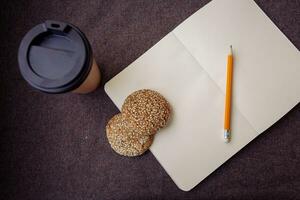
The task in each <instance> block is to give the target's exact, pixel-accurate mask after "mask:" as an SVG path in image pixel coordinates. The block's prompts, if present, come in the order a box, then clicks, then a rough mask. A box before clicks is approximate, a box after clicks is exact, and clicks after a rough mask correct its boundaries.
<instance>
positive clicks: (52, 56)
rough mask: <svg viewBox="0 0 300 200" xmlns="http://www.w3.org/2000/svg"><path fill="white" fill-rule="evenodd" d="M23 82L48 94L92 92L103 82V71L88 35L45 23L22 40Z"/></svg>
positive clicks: (71, 27)
mask: <svg viewBox="0 0 300 200" xmlns="http://www.w3.org/2000/svg"><path fill="white" fill-rule="evenodd" d="M18 62H19V68H20V71H21V74H22V76H23V77H24V79H25V80H26V81H27V82H28V83H29V84H30V85H31V86H32V87H34V88H36V89H38V90H40V91H42V92H46V93H54V94H55V93H66V92H74V93H81V94H84V93H89V92H92V91H93V90H95V89H96V88H97V87H98V85H99V83H100V70H99V67H98V66H97V64H96V61H95V59H94V58H93V53H92V49H91V45H90V43H89V42H88V40H87V38H86V36H85V35H84V34H83V33H82V32H81V31H80V30H79V29H78V28H77V27H75V26H74V25H72V24H69V23H65V22H59V21H50V20H49V21H46V22H44V23H42V24H38V25H37V26H35V27H33V28H32V29H31V30H30V31H29V32H28V33H27V34H26V35H25V36H24V38H23V39H22V42H21V44H20V47H19V52H18Z"/></svg>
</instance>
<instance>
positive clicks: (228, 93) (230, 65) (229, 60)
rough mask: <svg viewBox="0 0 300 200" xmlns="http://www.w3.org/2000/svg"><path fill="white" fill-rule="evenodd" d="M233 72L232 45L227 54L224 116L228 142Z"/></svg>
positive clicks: (227, 140) (225, 137) (226, 140)
mask: <svg viewBox="0 0 300 200" xmlns="http://www.w3.org/2000/svg"><path fill="white" fill-rule="evenodd" d="M232 74H233V54H232V46H231V45H230V53H229V55H228V56H227V77H226V97H225V117H224V139H225V142H226V143H228V142H229V141H230V139H231V133H230V117H231V116H230V115H231V96H232V95H231V93H232Z"/></svg>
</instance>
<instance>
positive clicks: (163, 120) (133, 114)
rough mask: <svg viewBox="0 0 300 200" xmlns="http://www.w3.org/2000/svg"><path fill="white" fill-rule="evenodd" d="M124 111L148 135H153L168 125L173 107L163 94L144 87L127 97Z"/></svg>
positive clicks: (123, 107)
mask: <svg viewBox="0 0 300 200" xmlns="http://www.w3.org/2000/svg"><path fill="white" fill-rule="evenodd" d="M122 113H124V114H125V115H126V117H128V118H130V119H131V120H133V121H134V122H136V124H137V126H138V128H139V129H141V130H143V132H145V133H146V134H147V135H153V134H155V133H156V132H157V131H158V130H159V129H160V128H163V127H164V126H166V124H167V122H168V121H169V118H170V115H171V107H170V105H169V103H168V101H167V100H166V99H165V98H164V97H163V96H162V95H161V94H159V93H158V92H155V91H153V90H149V89H144V90H138V91H136V92H133V93H132V94H131V95H129V96H128V97H127V98H126V99H125V102H124V104H123V106H122Z"/></svg>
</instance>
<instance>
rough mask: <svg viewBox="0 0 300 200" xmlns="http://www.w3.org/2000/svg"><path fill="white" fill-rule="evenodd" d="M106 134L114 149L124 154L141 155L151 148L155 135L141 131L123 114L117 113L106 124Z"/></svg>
mask: <svg viewBox="0 0 300 200" xmlns="http://www.w3.org/2000/svg"><path fill="white" fill-rule="evenodd" d="M106 136H107V139H108V142H109V143H110V146H111V147H112V149H113V150H114V151H115V152H117V153H118V154H120V155H123V156H139V155H141V154H143V153H144V152H145V151H147V150H148V149H149V147H150V146H151V144H152V142H153V138H154V137H153V136H151V135H146V134H145V133H143V132H141V130H139V129H138V128H137V126H136V124H135V123H134V122H133V121H131V120H129V119H128V118H127V117H126V116H125V115H123V114H121V113H120V114H117V115H115V116H114V117H113V118H111V119H110V120H109V122H108V123H107V125H106Z"/></svg>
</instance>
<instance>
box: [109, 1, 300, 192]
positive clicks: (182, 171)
mask: <svg viewBox="0 0 300 200" xmlns="http://www.w3.org/2000/svg"><path fill="white" fill-rule="evenodd" d="M230 45H233V48H234V56H235V60H234V80H233V101H232V103H233V108H232V125H231V126H232V140H231V142H230V143H229V144H226V143H224V140H223V138H222V136H223V116H224V94H225V92H224V91H225V77H226V59H227V54H228V51H229V46H230ZM299 74H300V55H299V52H298V50H297V49H296V48H295V47H294V46H293V44H292V43H291V42H290V41H289V40H288V39H287V38H286V37H285V36H284V35H283V34H282V33H281V32H280V31H279V30H278V28H277V27H276V26H275V25H274V24H273V23H272V22H271V21H270V19H269V18H267V16H266V15H265V14H264V13H263V12H262V11H261V10H260V8H259V7H258V6H257V5H256V4H255V2H254V1H252V0H213V1H212V2H210V3H209V4H207V5H206V6H205V7H203V8H202V9H200V10H199V11H197V12H196V13H194V14H193V15H192V16H191V17H189V18H188V19H187V20H186V21H184V22H183V23H182V24H180V25H179V26H178V27H177V28H175V30H173V31H172V32H171V33H169V34H168V35H167V36H165V37H164V38H163V39H162V40H161V41H160V42H158V43H157V44H156V45H154V46H153V47H152V48H151V49H149V50H148V51H147V52H146V53H144V54H143V55H142V56H141V57H140V58H138V59H137V60H136V61H134V62H133V63H132V64H130V65H129V66H128V67H127V68H125V69H124V70H123V71H122V72H120V73H119V74H118V75H116V76H115V77H114V78H113V79H111V80H110V81H109V82H108V83H107V84H106V85H105V91H106V92H107V94H108V95H109V97H110V98H111V99H112V100H113V102H114V103H115V104H116V105H117V107H118V108H119V109H120V108H121V106H122V104H123V102H124V100H125V98H126V97H127V96H128V95H129V94H130V93H132V92H133V91H136V90H139V89H145V88H149V89H153V90H156V91H158V92H160V93H161V94H162V95H163V96H165V97H166V99H167V100H168V101H169V102H170V104H171V106H172V108H173V115H172V119H171V121H170V123H169V125H168V126H167V127H166V128H164V129H162V130H160V131H159V133H158V134H157V135H156V137H155V140H154V143H153V145H152V146H151V152H152V153H153V155H154V156H155V157H156V158H157V160H158V162H159V163H160V164H161V165H162V166H163V168H164V169H165V170H166V172H167V173H168V174H169V175H170V177H171V178H172V179H173V181H174V182H175V183H176V185H177V186H178V187H179V188H180V189H182V190H185V191H188V190H190V189H192V188H193V187H194V186H196V185H197V184H198V183H199V182H200V181H202V180H203V179H204V178H205V177H207V176H208V175H209V174H210V173H212V172H213V171H214V170H215V169H217V168H218V167H219V166H220V165H222V164H223V163H224V162H225V161H226V160H228V159H229V158H230V157H231V156H233V155H234V154H235V153H236V152H238V151H239V150H240V149H241V148H243V147H244V146H245V145H246V144H247V143H249V142H250V141H251V140H253V139H254V138H255V137H256V136H257V135H259V134H260V133H261V132H263V131H264V130H265V129H267V128H268V127H270V126H271V125H272V124H273V123H275V122H276V121H277V120H278V119H280V118H281V117H282V116H283V115H284V114H286V113H287V112H288V111H289V110H290V109H292V108H293V107H294V106H295V105H296V104H297V103H299V99H300V75H299Z"/></svg>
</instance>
